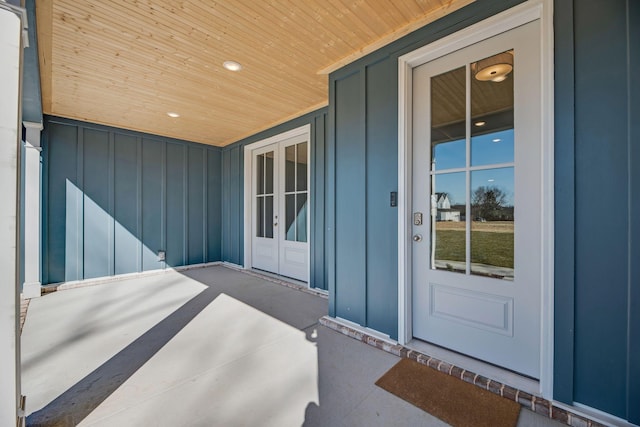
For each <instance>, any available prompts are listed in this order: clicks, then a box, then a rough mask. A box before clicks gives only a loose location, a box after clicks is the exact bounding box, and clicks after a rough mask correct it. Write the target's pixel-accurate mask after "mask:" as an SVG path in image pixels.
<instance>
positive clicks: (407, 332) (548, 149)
mask: <svg viewBox="0 0 640 427" xmlns="http://www.w3.org/2000/svg"><path fill="white" fill-rule="evenodd" d="M537 19H539V20H540V27H541V41H542V58H541V66H542V70H541V71H542V85H541V86H542V87H541V88H540V89H541V95H542V111H541V112H540V114H541V123H542V129H541V134H542V147H541V149H542V155H543V157H542V171H541V179H542V182H541V185H542V187H541V188H542V192H543V204H542V206H541V210H540V214H541V216H542V235H541V236H540V238H541V247H542V254H541V255H542V266H541V270H542V271H541V272H540V273H541V277H542V286H541V302H542V312H541V343H540V344H541V345H540V348H541V355H540V360H541V363H540V384H539V385H540V390H539V391H540V393H541V394H542V396H544V397H545V398H548V399H551V398H552V396H553V307H554V306H553V288H554V282H553V249H554V248H553V237H554V235H553V213H554V206H553V197H554V196H553V0H530V1H527V2H525V3H522V4H520V5H518V6H516V7H513V8H511V9H509V10H506V11H504V12H502V13H499V14H497V15H495V16H492V17H490V18H488V19H485V20H484V21H482V22H479V23H477V24H474V25H472V26H470V27H467V28H465V29H463V30H461V31H458V32H457V33H455V34H452V35H450V36H447V37H445V38H442V39H440V40H437V41H435V42H433V43H431V44H429V45H426V46H423V47H422V48H420V49H417V50H415V51H413V52H410V53H408V54H406V55H403V56H401V57H400V58H398V342H399V343H400V344H403V345H404V344H406V343H408V342H409V341H410V340H411V339H412V337H413V331H412V328H411V323H412V313H411V301H412V295H411V267H412V266H411V240H410V238H409V236H410V233H411V206H412V201H411V194H412V191H413V189H412V185H411V179H412V170H411V161H412V152H411V151H412V148H411V147H412V141H411V129H412V123H411V116H412V111H411V108H412V87H413V82H412V70H413V68H414V67H416V66H418V65H421V64H424V63H425V62H429V61H432V60H434V59H436V58H439V57H441V56H444V55H446V54H448V53H451V52H454V51H456V50H458V49H461V48H463V47H467V46H470V45H472V44H474V43H477V42H479V41H482V40H485V39H487V38H490V37H493V36H495V35H498V34H500V33H503V32H506V31H508V30H510V29H513V28H516V27H518V26H520V25H524V24H526V23H529V22H532V21H535V20H537Z"/></svg>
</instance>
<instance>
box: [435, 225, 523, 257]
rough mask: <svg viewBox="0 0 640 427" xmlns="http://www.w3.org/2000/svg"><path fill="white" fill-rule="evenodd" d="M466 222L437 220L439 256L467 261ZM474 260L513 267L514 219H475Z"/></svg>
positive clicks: (473, 227)
mask: <svg viewBox="0 0 640 427" xmlns="http://www.w3.org/2000/svg"><path fill="white" fill-rule="evenodd" d="M464 227H465V224H464V222H437V223H436V259H438V260H443V261H460V262H464V260H465V242H464ZM471 262H472V263H480V264H487V265H494V266H498V267H507V268H513V222H511V221H495V222H473V223H472V225H471Z"/></svg>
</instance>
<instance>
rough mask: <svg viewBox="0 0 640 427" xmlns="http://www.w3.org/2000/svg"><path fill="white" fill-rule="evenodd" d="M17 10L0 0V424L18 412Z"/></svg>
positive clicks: (13, 421)
mask: <svg viewBox="0 0 640 427" xmlns="http://www.w3.org/2000/svg"><path fill="white" fill-rule="evenodd" d="M19 13H20V9H18V8H15V7H13V6H9V5H7V4H6V3H4V2H2V1H0V58H2V60H0V93H1V94H2V100H1V101H0V274H1V275H2V276H1V277H2V279H0V425H1V426H15V425H16V422H17V420H18V417H19V416H20V415H22V414H21V410H20V392H21V389H20V332H19V325H18V324H19V320H20V298H19V289H20V288H19V284H18V277H17V273H18V268H17V267H18V183H19V179H18V170H19V168H18V161H19V159H20V150H19V149H18V147H19V144H20V132H19V130H21V124H20V74H21V67H22V40H21V38H22V20H21V17H20V15H19Z"/></svg>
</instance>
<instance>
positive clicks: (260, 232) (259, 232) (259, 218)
mask: <svg viewBox="0 0 640 427" xmlns="http://www.w3.org/2000/svg"><path fill="white" fill-rule="evenodd" d="M256 208H257V212H256V237H264V197H262V196H258V197H256Z"/></svg>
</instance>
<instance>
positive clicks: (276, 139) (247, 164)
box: [243, 124, 313, 287]
mask: <svg viewBox="0 0 640 427" xmlns="http://www.w3.org/2000/svg"><path fill="white" fill-rule="evenodd" d="M301 135H305V136H306V137H307V141H308V149H307V163H308V165H309V167H308V168H307V182H308V183H309V184H310V183H311V179H310V178H311V167H310V166H311V162H310V157H311V148H312V145H311V124H306V125H303V126H300V127H297V128H295V129H291V130H288V131H286V132H283V133H279V134H278V135H274V136H271V137H269V138H265V139H262V140H260V141H257V142H254V143H252V144H247V145H245V146H244V163H243V165H244V166H243V168H244V189H243V191H244V198H243V200H244V250H243V253H244V257H243V267H244V269H246V270H251V269H252V268H253V267H252V263H251V237H252V235H251V225H252V223H251V221H252V212H251V208H252V201H253V200H252V196H251V179H252V178H251V175H252V152H253V151H254V150H256V149H259V148H262V147H266V146H268V145H271V144H277V143H280V142H282V141H285V140H287V139H290V138H294V137H296V136H301ZM312 199H313V194H312V192H311V188H310V186H309V191H308V192H307V203H308V204H309V207H311V206H312ZM311 215H313V212H312V209H309V210H308V215H307V230H308V235H307V236H308V241H309V250H308V251H307V266H308V270H309V271H307V277H308V278H309V281H308V283H307V285H308V287H311V245H312V244H313V242H312V241H311V224H312V221H311Z"/></svg>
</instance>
